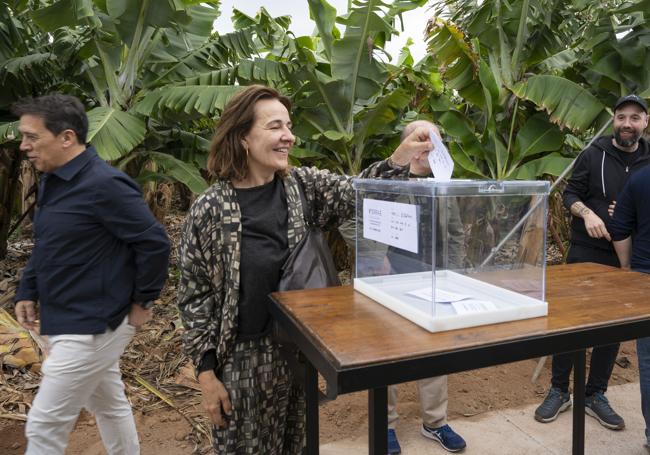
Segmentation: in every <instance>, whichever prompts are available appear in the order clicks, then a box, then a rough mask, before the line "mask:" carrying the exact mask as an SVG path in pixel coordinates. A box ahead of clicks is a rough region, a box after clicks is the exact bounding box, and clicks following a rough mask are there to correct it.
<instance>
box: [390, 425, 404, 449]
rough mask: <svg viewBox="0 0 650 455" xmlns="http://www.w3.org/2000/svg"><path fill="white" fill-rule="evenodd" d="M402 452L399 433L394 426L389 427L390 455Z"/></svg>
mask: <svg viewBox="0 0 650 455" xmlns="http://www.w3.org/2000/svg"><path fill="white" fill-rule="evenodd" d="M400 453H402V448H401V447H400V446H399V441H398V440H397V435H396V434H395V430H393V429H392V428H389V429H388V455H398V454H400Z"/></svg>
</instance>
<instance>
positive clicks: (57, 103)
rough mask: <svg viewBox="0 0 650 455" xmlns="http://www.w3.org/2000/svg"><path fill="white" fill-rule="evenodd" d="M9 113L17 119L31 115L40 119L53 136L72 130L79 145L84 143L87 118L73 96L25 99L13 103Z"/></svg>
mask: <svg viewBox="0 0 650 455" xmlns="http://www.w3.org/2000/svg"><path fill="white" fill-rule="evenodd" d="M11 112H12V113H13V114H14V115H15V116H17V117H22V116H23V115H33V116H34V117H39V118H42V119H43V123H44V124H45V128H47V129H48V130H49V131H50V132H51V133H52V134H54V135H58V134H59V133H61V132H62V131H65V130H72V131H74V132H75V134H76V135H77V141H78V142H79V144H85V143H86V136H87V135H88V117H87V116H86V110H85V109H84V105H83V104H81V101H79V100H78V99H77V98H75V97H74V96H71V95H61V94H59V93H56V94H53V95H43V96H39V97H38V98H25V99H22V100H20V101H17V102H16V103H14V104H13V106H11Z"/></svg>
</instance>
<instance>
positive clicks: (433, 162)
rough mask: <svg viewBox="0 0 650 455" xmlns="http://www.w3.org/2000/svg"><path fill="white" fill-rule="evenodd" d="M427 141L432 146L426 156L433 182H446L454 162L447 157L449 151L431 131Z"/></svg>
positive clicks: (452, 169) (452, 170) (449, 177)
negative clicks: (429, 141)
mask: <svg viewBox="0 0 650 455" xmlns="http://www.w3.org/2000/svg"><path fill="white" fill-rule="evenodd" d="M429 139H430V140H431V143H432V144H433V149H432V150H431V151H430V152H429V155H428V156H427V157H428V159H429V166H431V171H432V172H433V177H434V180H436V181H439V182H448V181H449V180H450V179H451V174H452V172H454V161H453V160H452V159H451V156H450V155H449V151H448V150H447V147H445V144H443V143H442V141H441V140H440V138H439V137H438V135H437V134H436V133H434V132H433V130H432V129H429Z"/></svg>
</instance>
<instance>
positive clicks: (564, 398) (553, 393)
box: [535, 387, 571, 423]
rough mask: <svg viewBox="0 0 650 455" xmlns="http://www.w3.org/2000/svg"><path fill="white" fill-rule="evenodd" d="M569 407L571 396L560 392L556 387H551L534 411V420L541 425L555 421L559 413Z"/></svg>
mask: <svg viewBox="0 0 650 455" xmlns="http://www.w3.org/2000/svg"><path fill="white" fill-rule="evenodd" d="M570 406H571V395H569V392H562V391H561V390H560V389H558V388H557V387H551V389H550V390H549V391H548V394H547V395H546V398H544V401H542V404H540V405H539V406H538V407H537V409H535V420H537V421H538V422H542V423H548V422H552V421H554V420H555V419H557V416H558V415H559V414H560V412H563V411H566V410H567V409H569V407H570Z"/></svg>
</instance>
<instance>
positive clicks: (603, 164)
mask: <svg viewBox="0 0 650 455" xmlns="http://www.w3.org/2000/svg"><path fill="white" fill-rule="evenodd" d="M600 181H601V183H602V184H603V197H606V195H605V150H603V160H602V161H601V162H600Z"/></svg>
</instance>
